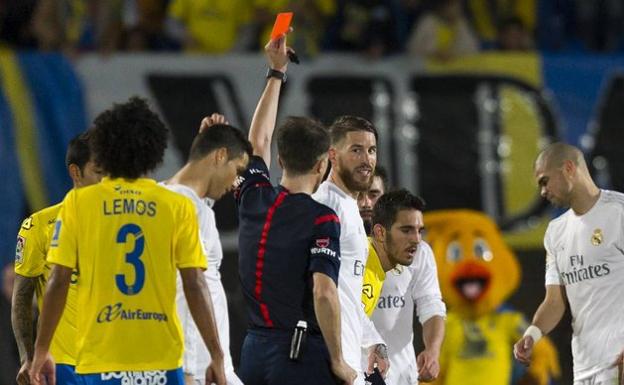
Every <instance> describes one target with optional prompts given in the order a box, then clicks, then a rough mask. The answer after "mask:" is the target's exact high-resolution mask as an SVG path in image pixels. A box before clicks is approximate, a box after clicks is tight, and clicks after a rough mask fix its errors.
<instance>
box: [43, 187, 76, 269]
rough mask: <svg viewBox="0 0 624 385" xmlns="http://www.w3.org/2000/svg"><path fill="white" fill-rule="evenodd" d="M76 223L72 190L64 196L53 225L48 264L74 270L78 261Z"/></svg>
mask: <svg viewBox="0 0 624 385" xmlns="http://www.w3.org/2000/svg"><path fill="white" fill-rule="evenodd" d="M76 222H77V221H76V190H72V191H70V192H69V193H68V194H67V195H66V196H65V199H64V200H63V207H62V208H61V211H60V212H59V214H58V217H57V219H56V223H55V224H54V229H53V231H52V238H51V240H50V249H49V250H48V255H47V260H48V262H50V263H54V264H57V265H62V266H65V267H69V268H72V269H75V268H76V265H77V261H78V239H77V238H78V237H77V231H78V226H77V223H76Z"/></svg>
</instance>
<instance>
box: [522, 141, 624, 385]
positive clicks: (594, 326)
mask: <svg viewBox="0 0 624 385" xmlns="http://www.w3.org/2000/svg"><path fill="white" fill-rule="evenodd" d="M535 178H536V180H537V184H538V185H539V188H540V192H541V195H542V196H543V197H545V198H546V199H548V200H549V201H550V202H551V203H553V204H554V205H556V206H561V207H568V208H569V210H568V211H566V212H565V213H564V214H562V215H561V216H559V217H558V218H556V219H554V220H552V221H551V222H550V224H549V225H548V228H547V230H546V234H545V236H544V247H545V249H546V296H545V298H544V301H543V302H542V303H541V305H540V306H539V307H538V309H537V311H536V312H535V315H534V317H533V322H532V324H531V326H529V327H528V328H527V330H526V332H525V334H524V336H523V337H522V338H521V339H520V340H519V341H518V342H517V343H516V344H515V345H514V354H515V356H516V359H518V361H520V362H522V363H524V364H529V363H530V360H531V353H532V350H533V345H534V344H535V343H536V342H537V341H538V340H539V339H540V337H541V336H542V335H543V334H547V333H549V332H550V331H551V330H552V329H553V328H554V327H555V326H556V325H557V324H558V323H559V321H560V320H561V317H562V316H563V314H564V311H565V308H566V304H567V305H568V306H569V307H570V312H571V314H572V357H573V360H574V385H615V384H621V383H622V381H623V380H622V378H621V377H622V351H623V350H622V349H624V321H623V320H624V285H623V284H622V282H624V194H621V193H619V192H615V191H608V190H600V189H599V188H598V187H596V184H595V183H594V181H593V180H592V178H591V176H590V174H589V171H588V169H587V164H586V163H585V160H584V158H583V154H582V153H581V151H580V150H579V149H577V148H576V147H574V146H571V145H568V144H563V143H554V144H552V145H550V146H549V147H547V148H546V149H545V150H544V151H542V152H541V153H540V154H539V156H538V157H537V160H536V161H535Z"/></svg>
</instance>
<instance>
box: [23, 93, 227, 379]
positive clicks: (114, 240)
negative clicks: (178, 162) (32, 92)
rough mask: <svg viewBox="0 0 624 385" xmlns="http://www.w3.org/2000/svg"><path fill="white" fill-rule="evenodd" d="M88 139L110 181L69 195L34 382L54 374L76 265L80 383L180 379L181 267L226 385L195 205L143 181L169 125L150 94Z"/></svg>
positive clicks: (98, 124)
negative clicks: (56, 342)
mask: <svg viewBox="0 0 624 385" xmlns="http://www.w3.org/2000/svg"><path fill="white" fill-rule="evenodd" d="M90 145H91V149H92V151H93V154H94V156H95V162H96V164H97V165H98V166H99V167H100V168H101V169H102V171H103V173H104V174H105V175H106V177H105V178H104V179H103V180H102V182H100V183H98V184H96V185H93V186H89V187H85V188H82V189H79V190H73V191H71V192H70V193H69V194H67V196H66V197H65V200H64V201H63V207H62V208H61V211H60V213H59V215H58V218H57V221H56V223H55V228H54V233H53V236H52V241H51V243H50V251H49V252H48V256H47V258H48V262H49V263H51V264H53V267H52V272H51V273H50V279H49V281H48V285H47V288H46V293H45V296H44V300H43V309H42V312H41V318H40V322H39V330H38V336H37V341H36V343H35V355H34V359H33V364H32V368H31V371H30V377H31V381H33V382H34V383H35V384H40V383H43V382H44V377H46V379H48V380H49V379H51V378H52V376H53V375H54V368H53V360H52V358H51V356H50V353H49V346H50V341H51V340H52V336H53V334H54V330H55V328H56V326H57V324H58V321H59V318H60V316H61V313H62V311H63V307H64V305H65V298H66V294H67V288H68V287H69V283H70V280H71V271H72V269H74V268H77V269H78V270H79V274H80V280H79V281H78V283H77V285H76V289H77V297H78V300H77V304H78V308H79V309H80V312H78V315H77V333H78V339H77V342H76V343H77V357H76V372H77V373H78V376H79V378H80V380H81V382H82V384H84V385H91V384H106V385H109V384H110V385H117V384H119V385H120V384H124V385H125V384H143V385H149V384H164V383H166V384H169V385H171V384H173V385H178V384H183V381H184V379H183V375H182V369H181V366H182V349H183V343H182V334H181V328H180V323H179V320H178V317H177V314H176V309H175V296H176V270H179V271H180V275H181V277H182V282H183V285H184V292H185V294H186V298H187V301H188V304H189V308H190V310H191V314H192V315H193V318H194V320H195V323H196V324H197V326H198V329H199V330H200V333H201V335H202V337H203V339H204V342H205V343H206V345H207V346H208V350H209V351H210V355H211V357H212V362H211V364H210V366H209V367H208V369H207V371H206V380H207V382H215V383H217V384H219V385H225V376H224V367H223V352H222V350H221V346H220V344H219V339H218V335H217V330H216V327H215V322H214V315H213V311H212V304H211V301H210V293H209V291H208V287H207V284H206V281H205V280H204V279H203V269H205V268H206V257H205V255H204V253H203V251H202V248H201V244H200V241H199V228H198V225H197V217H196V215H195V208H194V206H193V203H192V202H191V201H190V200H189V199H188V198H186V197H184V196H182V195H180V194H177V193H174V192H172V191H169V190H167V189H166V188H164V187H162V186H159V185H157V184H156V182H155V181H154V180H152V179H148V178H146V175H147V173H149V172H150V171H152V170H153V169H154V168H155V167H156V166H157V165H158V164H159V163H160V162H161V161H162V158H163V154H164V150H165V148H166V146H167V129H166V128H165V126H164V124H163V123H162V122H161V120H160V119H159V117H158V116H157V115H156V114H155V113H154V112H152V111H151V110H150V109H149V107H148V106H147V103H146V102H145V101H144V100H142V99H139V98H132V99H130V100H129V101H128V102H126V103H123V104H117V105H114V106H113V107H112V108H111V109H110V110H108V111H105V112H103V113H102V114H100V115H99V116H98V117H97V118H96V119H95V122H94V127H93V128H92V129H91V130H90Z"/></svg>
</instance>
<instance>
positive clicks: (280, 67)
mask: <svg viewBox="0 0 624 385" xmlns="http://www.w3.org/2000/svg"><path fill="white" fill-rule="evenodd" d="M264 51H265V53H266V56H267V59H268V61H269V67H270V68H271V69H274V70H277V71H280V72H283V73H286V69H287V68H288V54H287V53H288V48H287V47H286V36H282V37H280V38H277V39H275V40H271V41H269V42H268V43H267V45H266V46H265V47H264ZM281 87H282V81H281V80H280V79H277V78H275V77H269V79H268V81H267V85H266V87H265V88H264V92H263V93H262V96H261V97H260V101H258V105H257V106H256V111H255V112H254V115H253V119H252V121H251V127H250V128H249V141H250V142H251V145H252V146H253V154H254V155H257V156H259V157H261V158H262V159H263V160H264V163H266V165H267V167H269V166H270V164H271V138H272V136H273V130H274V129H275V121H276V120H277V106H278V102H279V95H280V89H281Z"/></svg>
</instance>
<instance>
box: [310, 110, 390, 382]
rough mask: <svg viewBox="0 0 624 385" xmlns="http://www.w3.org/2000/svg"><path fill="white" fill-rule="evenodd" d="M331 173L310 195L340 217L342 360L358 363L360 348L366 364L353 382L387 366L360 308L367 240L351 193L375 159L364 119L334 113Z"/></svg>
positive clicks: (366, 179) (362, 186) (371, 131)
mask: <svg viewBox="0 0 624 385" xmlns="http://www.w3.org/2000/svg"><path fill="white" fill-rule="evenodd" d="M330 136H331V147H330V150H329V160H330V162H331V167H332V169H331V172H330V174H329V177H328V179H327V180H326V181H325V182H323V183H322V184H321V186H320V187H319V188H318V190H317V191H316V193H314V194H313V195H312V197H313V198H314V199H316V200H317V201H318V202H320V203H323V204H325V205H327V206H329V207H330V208H332V209H333V210H334V211H335V212H336V214H338V217H339V219H340V274H339V284H338V294H339V298H340V310H341V317H342V318H341V324H342V329H341V337H342V350H343V355H344V359H345V361H346V362H347V364H349V366H351V367H352V368H360V367H362V362H363V361H364V360H362V348H365V349H367V350H368V365H367V367H364V368H362V370H361V371H359V373H358V379H357V380H356V382H355V383H356V384H363V383H364V371H365V372H366V373H368V374H370V373H371V372H372V371H373V367H374V366H377V368H378V369H379V371H380V372H381V374H382V375H384V376H385V373H386V371H387V369H388V366H389V362H388V352H387V348H386V345H385V344H384V343H383V339H382V338H381V336H380V335H379V333H377V331H376V330H375V327H374V325H373V323H372V322H371V320H370V319H368V317H367V316H366V314H365V313H364V309H363V307H362V301H361V295H362V279H363V275H364V267H365V266H366V259H367V258H368V243H367V240H366V232H365V230H364V224H363V222H362V218H361V217H360V212H359V210H358V205H357V201H356V198H357V195H358V193H359V192H361V191H366V190H367V189H368V187H369V186H370V184H371V180H372V177H373V172H374V170H375V165H376V163H377V131H376V130H375V128H374V127H373V125H372V124H371V123H370V122H368V121H367V120H366V119H363V118H359V117H355V116H342V117H339V118H337V119H336V120H335V121H334V123H333V124H332V125H331V127H330Z"/></svg>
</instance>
